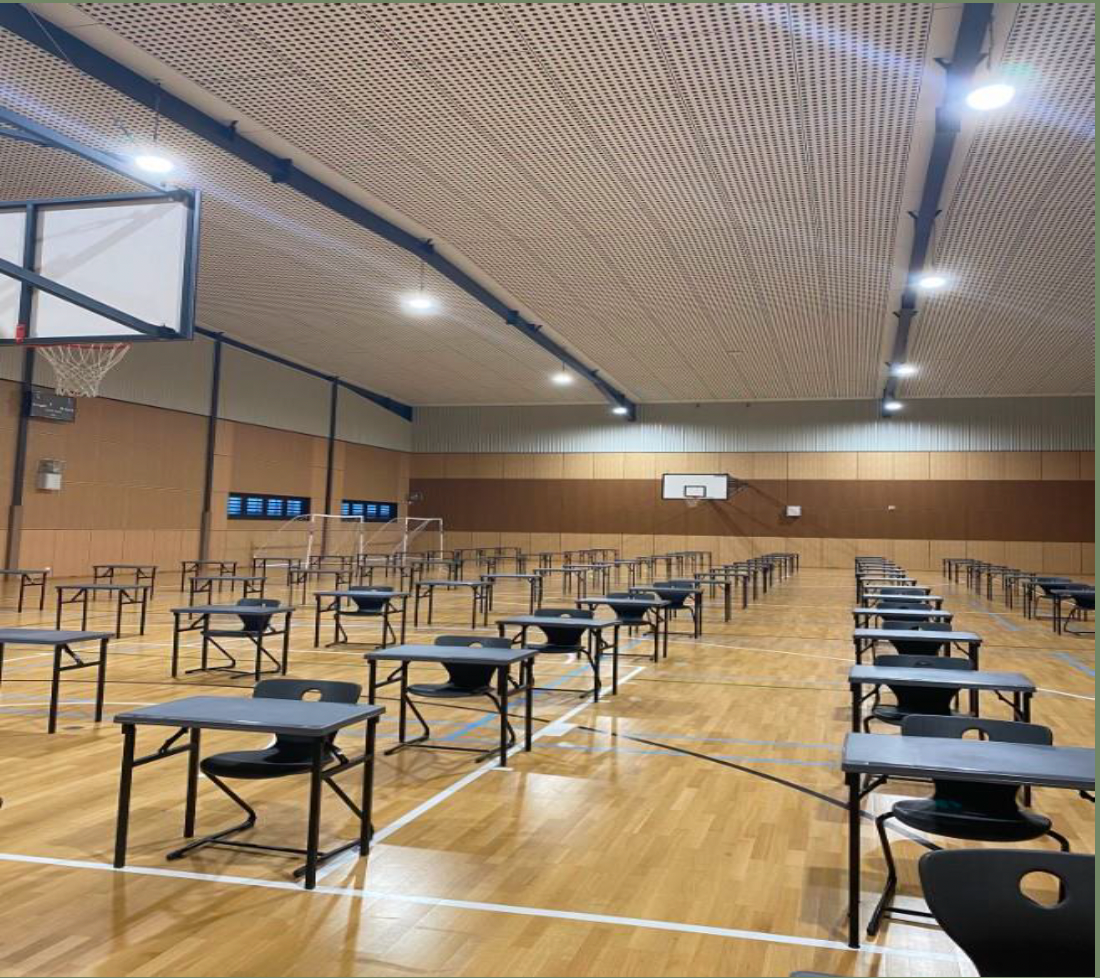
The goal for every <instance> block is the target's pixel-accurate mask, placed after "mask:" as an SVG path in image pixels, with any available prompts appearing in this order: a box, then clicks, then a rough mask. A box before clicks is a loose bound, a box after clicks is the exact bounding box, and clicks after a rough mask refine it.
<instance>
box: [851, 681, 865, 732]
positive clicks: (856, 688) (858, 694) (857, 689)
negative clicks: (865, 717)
mask: <svg viewBox="0 0 1100 978" xmlns="http://www.w3.org/2000/svg"><path fill="white" fill-rule="evenodd" d="M851 685H852V733H859V721H860V713H861V712H862V710H861V709H860V707H861V706H862V701H863V684H862V683H852V684H851Z"/></svg>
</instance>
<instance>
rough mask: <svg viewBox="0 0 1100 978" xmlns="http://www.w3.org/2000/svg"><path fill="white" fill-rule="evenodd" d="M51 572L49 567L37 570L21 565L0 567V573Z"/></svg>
mask: <svg viewBox="0 0 1100 978" xmlns="http://www.w3.org/2000/svg"><path fill="white" fill-rule="evenodd" d="M49 572H50V569H49V568H48V567H43V568H41V569H36V570H29V569H24V568H21V567H13V568H7V569H0V574H48V573H49Z"/></svg>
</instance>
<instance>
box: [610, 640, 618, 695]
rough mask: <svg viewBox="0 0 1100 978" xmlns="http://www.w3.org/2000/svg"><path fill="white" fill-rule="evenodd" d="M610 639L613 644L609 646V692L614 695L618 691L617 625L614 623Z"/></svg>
mask: <svg viewBox="0 0 1100 978" xmlns="http://www.w3.org/2000/svg"><path fill="white" fill-rule="evenodd" d="M611 640H612V641H613V642H614V644H613V645H612V646H611V694H612V695H613V696H614V695H615V694H616V693H618V692H619V626H618V625H616V626H615V627H614V628H613V629H612V631H611Z"/></svg>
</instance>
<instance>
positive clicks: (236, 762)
mask: <svg viewBox="0 0 1100 978" xmlns="http://www.w3.org/2000/svg"><path fill="white" fill-rule="evenodd" d="M280 753H281V752H280V750H279V748H277V747H268V748H266V749H265V750H232V751H226V752H225V753H224V754H213V755H211V756H210V757H207V758H204V759H203V760H202V762H201V763H200V764H199V768H200V769H201V770H202V772H203V773H204V774H213V775H214V776H215V777H224V778H242V779H248V780H253V781H259V780H263V779H265V778H285V777H288V776H289V775H292V774H305V773H307V772H308V771H309V769H310V760H309V758H308V757H306V758H304V759H298V758H295V759H293V760H287V759H284V760H279V755H280Z"/></svg>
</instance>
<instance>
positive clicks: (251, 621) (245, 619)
mask: <svg viewBox="0 0 1100 978" xmlns="http://www.w3.org/2000/svg"><path fill="white" fill-rule="evenodd" d="M281 603H282V602H280V601H279V600H278V599H277V598H241V599H240V600H239V601H238V602H237V607H238V608H278V607H279V605H280V604H281ZM239 617H240V619H241V626H242V628H243V630H244V631H246V632H262V631H263V630H264V629H265V628H266V627H267V626H268V623H269V622H270V621H271V619H270V618H269V617H267V616H266V615H240V616H239Z"/></svg>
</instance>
